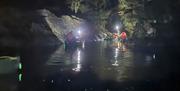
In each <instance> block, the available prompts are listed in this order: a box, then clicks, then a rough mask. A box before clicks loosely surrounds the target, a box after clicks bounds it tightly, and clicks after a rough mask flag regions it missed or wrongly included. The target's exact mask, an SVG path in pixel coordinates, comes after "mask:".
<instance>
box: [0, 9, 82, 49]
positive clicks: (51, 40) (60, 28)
mask: <svg viewBox="0 0 180 91" xmlns="http://www.w3.org/2000/svg"><path fill="white" fill-rule="evenodd" d="M0 10H1V13H0V35H1V36H0V43H1V44H0V46H11V45H13V46H16V47H22V46H24V45H29V44H35V45H39V44H45V45H46V44H48V45H49V44H56V43H58V44H59V43H63V42H64V40H65V37H66V35H67V34H68V33H70V32H71V31H73V30H75V29H76V28H77V27H79V26H80V24H81V23H82V22H83V20H82V19H79V18H77V17H75V16H67V15H64V16H61V17H60V18H59V17H57V16H56V15H55V14H53V13H52V12H50V11H49V10H46V9H41V10H36V11H27V12H26V11H20V10H18V9H11V8H8V9H7V8H4V9H0Z"/></svg>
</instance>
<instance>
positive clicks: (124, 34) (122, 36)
mask: <svg viewBox="0 0 180 91" xmlns="http://www.w3.org/2000/svg"><path fill="white" fill-rule="evenodd" d="M120 38H121V41H122V42H123V43H124V42H126V39H127V34H126V32H122V33H121V34H120Z"/></svg>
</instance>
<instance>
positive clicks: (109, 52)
mask: <svg viewBox="0 0 180 91" xmlns="http://www.w3.org/2000/svg"><path fill="white" fill-rule="evenodd" d="M60 51H61V52H60ZM55 55H56V56H55ZM132 60H133V54H132V52H131V51H130V50H129V49H126V51H123V50H122V48H121V47H120V46H114V45H112V43H108V42H99V43H95V44H94V45H93V46H86V47H85V48H82V47H77V48H75V49H74V50H70V51H64V50H62V49H61V48H59V49H58V50H57V51H56V52H55V53H54V54H53V55H52V56H51V58H50V59H49V61H48V62H47V65H49V66H50V65H52V66H53V65H61V66H59V67H62V65H63V67H64V68H63V69H66V71H70V70H72V71H75V72H80V71H92V72H94V73H95V74H96V75H97V76H98V77H99V79H102V80H108V79H109V80H116V81H122V80H125V79H130V78H131V69H132V67H133V61H132ZM58 61H59V62H58ZM88 67H89V68H90V69H88ZM54 70H56V69H54ZM112 74H113V75H112Z"/></svg>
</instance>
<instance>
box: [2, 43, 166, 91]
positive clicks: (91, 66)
mask: <svg viewBox="0 0 180 91" xmlns="http://www.w3.org/2000/svg"><path fill="white" fill-rule="evenodd" d="M124 48H125V49H123V48H122V47H121V46H120V47H118V46H117V43H115V42H93V43H85V44H84V45H83V46H76V47H72V48H64V46H28V47H26V48H24V49H23V50H22V51H21V53H20V55H19V56H20V60H21V62H22V70H18V66H17V65H18V62H4V61H1V62H0V67H1V69H0V86H1V88H0V91H156V90H157V91H158V90H160V89H161V88H160V87H159V85H158V84H160V83H161V82H160V79H164V78H165V75H166V74H167V73H166V71H164V70H162V69H160V67H159V66H158V65H157V64H158V60H156V55H157V54H156V53H155V49H152V50H151V51H148V52H147V51H146V52H144V51H137V50H136V51H134V50H132V49H131V48H129V47H128V46H125V47H124ZM12 65H13V66H12ZM5 68H7V69H5ZM2 69H4V70H2ZM19 74H22V80H21V81H18V75H19Z"/></svg>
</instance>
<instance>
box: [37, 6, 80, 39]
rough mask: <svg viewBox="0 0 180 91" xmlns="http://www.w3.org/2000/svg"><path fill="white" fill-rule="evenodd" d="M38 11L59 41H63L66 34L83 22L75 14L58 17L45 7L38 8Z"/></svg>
mask: <svg viewBox="0 0 180 91" xmlns="http://www.w3.org/2000/svg"><path fill="white" fill-rule="evenodd" d="M38 13H39V14H40V15H42V16H44V17H43V18H44V20H45V22H46V24H47V26H48V27H49V29H50V30H51V31H52V33H53V34H54V35H55V36H56V37H57V38H58V39H59V40H60V41H61V42H64V40H65V37H66V35H67V34H68V33H70V32H72V31H73V30H75V29H76V28H78V27H79V26H80V25H81V24H82V22H83V20H82V19H79V18H77V17H75V16H67V15H64V16H62V17H61V18H59V17H57V16H56V15H55V14H53V13H51V12H50V11H48V10H45V9H44V10H39V11H38Z"/></svg>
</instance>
